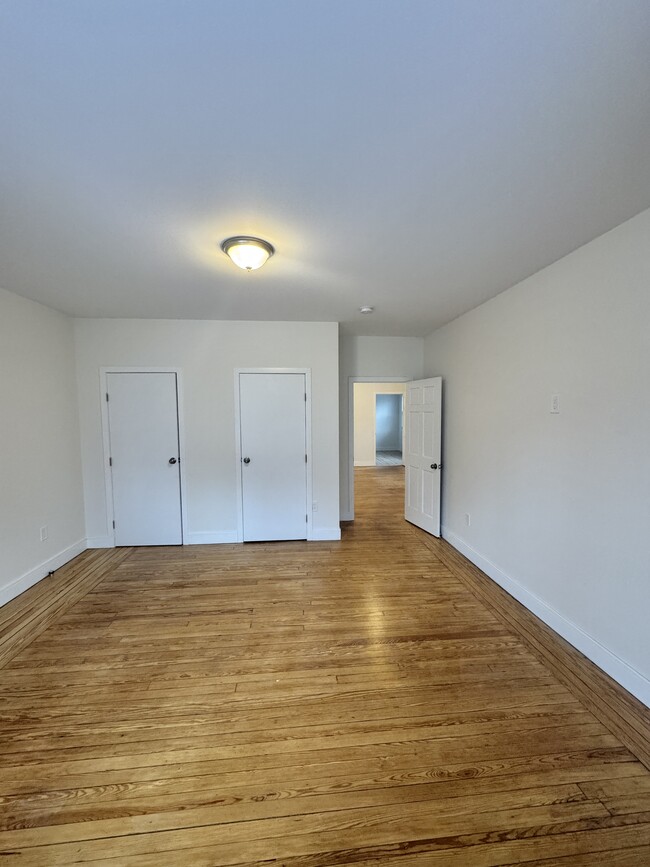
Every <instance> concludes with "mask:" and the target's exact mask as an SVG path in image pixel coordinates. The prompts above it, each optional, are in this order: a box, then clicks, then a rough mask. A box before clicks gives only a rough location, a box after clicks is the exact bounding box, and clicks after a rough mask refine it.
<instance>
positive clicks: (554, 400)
mask: <svg viewBox="0 0 650 867" xmlns="http://www.w3.org/2000/svg"><path fill="white" fill-rule="evenodd" d="M559 411H560V395H559V394H552V395H551V409H550V412H552V413H553V415H557V413H559Z"/></svg>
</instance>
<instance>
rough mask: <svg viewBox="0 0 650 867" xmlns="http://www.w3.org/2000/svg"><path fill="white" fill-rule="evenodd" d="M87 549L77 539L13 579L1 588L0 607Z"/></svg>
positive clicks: (82, 542)
mask: <svg viewBox="0 0 650 867" xmlns="http://www.w3.org/2000/svg"><path fill="white" fill-rule="evenodd" d="M87 547H88V545H87V544H86V540H85V539H79V541H78V542H74V543H73V544H72V545H68V547H67V548H64V549H63V551H59V553H58V554H55V555H54V556H53V557H50V558H49V559H48V560H44V561H43V562H42V563H39V564H38V566H34V568H33V569H30V570H29V572H25V574H24V575H21V576H20V577H19V578H16V579H14V580H13V581H12V582H11V583H10V584H7V586H6V587H3V588H2V589H1V590H0V605H5V604H6V603H7V602H10V601H11V600H12V599H15V598H16V596H20V594H21V593H24V592H25V590H29V588H30V587H33V586H34V584H38V582H39V581H41V580H42V579H43V578H45V577H47V575H48V573H50V572H56V570H57V569H60V568H61V566H65V564H66V563H68V562H69V561H70V560H73V559H74V558H75V557H76V556H77V555H78V554H81V552H82V551H85V550H86V548H87Z"/></svg>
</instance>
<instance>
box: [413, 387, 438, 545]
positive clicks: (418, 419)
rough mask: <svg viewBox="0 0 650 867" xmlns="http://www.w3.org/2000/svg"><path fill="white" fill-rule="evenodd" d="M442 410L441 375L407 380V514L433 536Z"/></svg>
mask: <svg viewBox="0 0 650 867" xmlns="http://www.w3.org/2000/svg"><path fill="white" fill-rule="evenodd" d="M441 411H442V378H441V377H439V376H436V377H433V378H432V379H420V380H417V381H414V382H409V383H408V387H407V391H406V398H405V412H404V416H405V421H406V436H405V443H404V464H405V466H406V494H405V505H404V517H405V518H406V520H407V521H410V522H411V523H412V524H415V525H416V526H418V527H421V528H422V529H423V530H426V531H427V532H428V533H431V534H432V535H433V536H439V535H440V471H441V470H442V464H441V462H440V446H441V436H442V417H441Z"/></svg>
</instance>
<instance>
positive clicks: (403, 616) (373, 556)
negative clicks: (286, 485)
mask: <svg viewBox="0 0 650 867" xmlns="http://www.w3.org/2000/svg"><path fill="white" fill-rule="evenodd" d="M355 477H356V482H357V484H356V502H357V512H358V518H357V520H356V521H355V523H354V524H352V525H347V526H346V527H345V529H344V533H343V540H342V542H340V543H337V542H319V543H304V542H293V543H275V544H255V545H215V546H191V547H185V548H148V549H147V548H132V549H121V550H116V551H110V552H100V553H97V552H86V553H85V554H82V555H81V556H80V558H77V561H75V563H76V564H77V565H76V566H75V567H74V569H76V571H73V572H71V573H70V574H74V575H75V576H78V577H77V578H75V581H77V582H81V583H77V584H75V587H76V589H75V591H74V594H75V595H74V596H71V597H70V600H69V605H68V607H67V608H61V609H57V610H58V612H59V613H57V615H56V617H54V616H53V615H52V621H51V622H50V625H49V626H48V627H47V628H46V629H45V630H44V631H43V632H42V633H41V634H40V635H38V636H37V637H36V638H35V639H34V640H33V641H31V643H28V639H27V638H25V639H24V646H22V647H21V648H20V649H18V651H17V652H16V653H15V655H14V656H13V658H11V659H10V660H9V661H8V663H7V664H6V666H5V667H4V668H3V669H2V670H0V682H1V686H2V711H1V715H0V742H1V743H2V751H1V754H0V796H1V797H0V823H1V827H2V828H3V829H4V830H3V831H2V833H1V834H0V861H1V863H2V865H3V867H14V865H21V867H36V865H39V867H45V865H47V867H52V865H72V864H91V863H92V864H94V865H106V867H110V865H112V867H118V865H120V867H160V865H171V867H175V865H192V867H210V865H231V864H232V865H234V864H246V865H258V867H262V865H269V864H276V865H283V867H327V865H357V867H371V865H372V867H377V865H389V864H390V865H403V867H411V865H427V867H439V865H454V867H490V865H514V864H524V863H525V864H527V865H530V867H551V865H558V867H561V865H565V867H573V865H576V867H578V865H585V867H586V865H594V864H596V863H602V864H605V865H607V867H632V865H639V867H641V865H644V864H648V863H649V862H650V858H649V857H648V855H649V853H650V772H648V770H646V768H645V767H644V765H643V764H642V763H641V762H640V761H638V760H637V759H636V758H635V756H634V755H633V754H632V753H631V752H630V751H629V750H628V749H627V748H626V747H625V746H624V745H623V743H622V742H621V740H620V739H619V738H618V737H617V736H616V735H614V734H612V732H611V731H610V730H609V729H608V728H607V727H606V726H605V725H603V724H602V723H601V722H599V720H598V719H597V718H596V717H595V716H594V715H593V714H592V713H591V712H590V710H588V709H587V708H586V707H585V705H584V704H583V703H582V702H581V701H580V700H579V699H578V697H577V696H576V695H575V694H573V693H572V692H571V691H570V690H569V689H568V688H567V687H566V686H564V685H563V684H562V683H560V681H559V680H558V679H557V678H556V677H555V676H554V675H553V673H552V672H551V671H550V670H549V668H547V667H546V666H545V665H544V664H543V663H542V662H540V661H539V660H538V658H536V657H535V656H534V655H533V654H532V653H531V651H530V650H529V649H528V646H527V645H526V644H525V643H524V642H523V640H522V639H521V637H519V636H518V635H517V634H515V633H514V632H513V631H512V630H511V629H509V628H508V627H507V626H506V625H504V623H503V622H502V621H501V620H500V619H499V618H498V617H497V616H495V614H494V612H493V611H492V610H491V608H490V607H489V606H488V605H486V604H484V602H482V601H481V600H480V599H479V598H478V597H477V595H475V594H473V593H472V592H470V590H469V589H468V587H467V585H466V583H464V582H463V581H462V580H460V578H459V577H458V576H457V575H456V574H455V573H454V572H453V571H452V570H451V569H450V568H449V567H448V566H446V565H445V563H444V562H443V561H442V559H440V558H439V557H437V556H436V554H435V551H434V550H432V548H431V546H430V545H429V544H425V541H428V540H424V534H422V533H420V531H417V530H416V529H414V528H412V527H411V525H409V524H407V523H406V522H405V521H404V520H403V518H402V505H403V470H402V469H399V468H394V469H390V468H386V469H375V468H363V469H358V470H357V471H356V473H355ZM101 558H103V559H101ZM100 562H101V564H103V565H102V567H101V568H102V569H104V572H101V571H97V570H98V569H99V567H93V568H92V569H91V564H96V563H100ZM84 564H87V568H86V572H84V569H83V568H81V567H84ZM93 569H95V571H94V572H93ZM84 581H85V582H86V584H85V585H83V582H84ZM42 583H43V587H36V588H33V590H34V591H37V592H32V591H28V593H29V594H30V595H29V596H28V595H27V594H24V598H23V597H20V599H22V602H21V603H20V605H16V606H14V607H13V608H10V607H9V606H12V605H13V603H10V604H9V606H5V609H6V613H5V619H4V621H2V620H1V619H0V634H1V633H2V628H4V629H5V630H8V629H9V628H10V627H9V626H8V625H7V624H8V622H9V620H8V618H9V619H11V617H13V618H14V620H13V621H12V624H13V625H12V626H11V628H12V629H14V630H15V629H16V628H17V624H18V621H19V618H20V617H23V618H25V617H32V618H34V617H36V615H37V614H38V608H39V606H45V605H46V604H47V605H54V602H50V601H48V602H47V603H46V601H44V600H49V599H51V598H52V597H51V596H47V593H50V594H53V593H54V590H53V589H50V590H48V589H47V582H42ZM82 585H83V586H82ZM56 586H58V585H56V584H51V585H50V588H54V587H56ZM69 586H72V585H71V584H70V585H69ZM65 592H67V591H66V589H65V588H64V589H63V590H61V591H57V593H58V594H59V596H60V593H65ZM70 592H71V591H70ZM57 598H59V597H58V596H57ZM14 601H15V602H18V600H14ZM5 609H3V611H5ZM48 610H49V609H48ZM576 664H579V660H578V661H577V662H576Z"/></svg>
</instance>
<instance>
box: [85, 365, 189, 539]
mask: <svg viewBox="0 0 650 867" xmlns="http://www.w3.org/2000/svg"><path fill="white" fill-rule="evenodd" d="M109 373H174V374H176V413H177V417H178V455H179V462H180V467H179V477H180V497H181V545H185V544H187V543H186V541H185V540H186V537H187V495H186V487H185V422H184V418H183V416H184V414H183V371H182V368H180V367H100V368H99V403H100V408H101V419H102V449H103V458H104V491H105V496H106V538H107V539H108V540H109V541H110V544H109V545H108V546H107V547H109V548H114V547H115V529H114V527H113V522H114V520H115V508H114V505H113V475H112V473H111V466H110V462H109V459H110V456H111V440H110V426H109V415H108V401H107V400H106V395H107V394H108V379H107V375H108V374H109Z"/></svg>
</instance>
